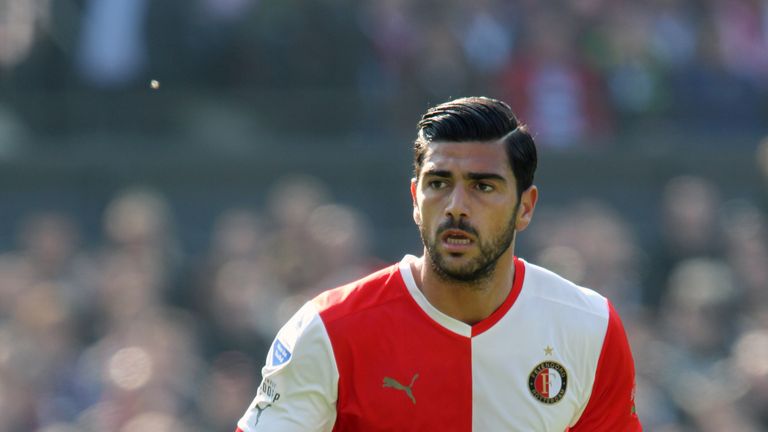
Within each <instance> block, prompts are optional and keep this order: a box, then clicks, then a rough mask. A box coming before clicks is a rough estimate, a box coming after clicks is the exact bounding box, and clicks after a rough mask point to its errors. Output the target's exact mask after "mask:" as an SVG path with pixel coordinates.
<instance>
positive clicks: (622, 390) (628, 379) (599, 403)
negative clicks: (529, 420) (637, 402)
mask: <svg viewBox="0 0 768 432" xmlns="http://www.w3.org/2000/svg"><path fill="white" fill-rule="evenodd" d="M634 380H635V364H634V360H633V359H632V352H631V351H630V348H629V342H628V341H627V334H626V332H625V331H624V326H623V325H622V324H621V318H619V315H618V314H617V313H616V311H615V310H614V309H613V305H612V304H611V302H608V328H607V330H606V333H605V339H604V340H603V348H602V350H601V352H600V358H599V360H598V361H597V371H596V372H595V383H594V385H593V386H592V395H591V396H590V397H589V402H588V403H587V407H586V408H585V409H584V413H583V414H582V415H581V418H580V419H579V421H578V422H577V423H576V424H575V425H574V426H573V427H572V428H570V429H569V431H570V432H582V431H589V432H638V431H641V430H642V426H641V425H640V421H639V420H638V418H637V414H635V412H634V411H635V410H634V400H633V389H634V385H635V382H634Z"/></svg>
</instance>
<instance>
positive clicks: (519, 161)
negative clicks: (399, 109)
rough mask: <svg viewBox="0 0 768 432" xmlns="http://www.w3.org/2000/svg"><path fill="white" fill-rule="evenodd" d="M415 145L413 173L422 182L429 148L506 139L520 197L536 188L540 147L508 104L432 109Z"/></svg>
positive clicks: (465, 101) (476, 102)
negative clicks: (442, 143)
mask: <svg viewBox="0 0 768 432" xmlns="http://www.w3.org/2000/svg"><path fill="white" fill-rule="evenodd" d="M418 126H419V132H418V135H417V138H416V141H415V142H414V144H413V171H414V176H415V177H416V178H417V179H418V178H419V173H420V171H421V166H422V164H423V163H424V153H425V152H426V150H427V144H429V143H430V142H433V141H448V142H465V141H496V140H500V139H503V140H504V143H505V144H506V148H507V157H508V159H509V166H510V167H511V168H512V173H513V174H514V175H515V181H516V182H517V195H518V197H519V196H520V195H521V194H522V193H523V191H525V190H526V189H528V188H529V187H531V185H532V184H533V174H534V173H535V172H536V163H537V157H536V145H535V144H534V142H533V137H532V136H531V134H530V133H529V132H528V129H527V128H526V127H525V125H524V124H522V123H520V122H519V121H518V120H517V117H515V114H514V113H513V112H512V109H511V108H510V107H509V105H507V104H506V103H504V102H502V101H499V100H496V99H491V98H487V97H467V98H461V99H455V100H452V101H450V102H445V103H443V104H440V105H438V106H436V107H432V108H430V109H428V110H427V112H426V113H425V114H424V115H423V116H422V117H421V121H419V125H418Z"/></svg>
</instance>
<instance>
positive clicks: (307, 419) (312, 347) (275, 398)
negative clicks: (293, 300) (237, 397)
mask: <svg viewBox="0 0 768 432" xmlns="http://www.w3.org/2000/svg"><path fill="white" fill-rule="evenodd" d="M261 374H262V382H261V385H260V386H259V389H258V390H257V392H256V398H255V399H254V400H253V402H252V403H251V405H250V407H248V410H247V411H246V412H245V414H244V415H243V417H242V418H241V419H240V421H238V423H237V431H238V432H257V431H259V432H261V431H280V432H292V431H302V432H304V431H317V432H320V431H330V430H331V429H332V428H333V425H334V422H335V421H336V399H337V396H338V380H339V375H338V369H337V368H336V361H335V359H334V356H333V348H332V347H331V342H330V339H329V338H328V334H327V332H326V330H325V326H324V325H323V321H322V320H321V319H320V316H319V315H318V313H317V311H316V309H315V307H314V305H313V304H312V302H309V303H307V304H305V305H304V306H303V307H302V308H301V309H300V310H299V311H298V312H297V313H296V314H295V315H294V316H293V317H292V318H291V319H290V320H289V321H288V322H287V323H286V324H285V326H283V328H282V329H280V331H279V332H278V334H277V337H276V338H275V340H274V342H273V343H272V347H271V348H270V350H269V354H267V360H266V365H265V366H264V368H263V369H262V372H261Z"/></svg>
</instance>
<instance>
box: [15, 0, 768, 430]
mask: <svg viewBox="0 0 768 432" xmlns="http://www.w3.org/2000/svg"><path fill="white" fill-rule="evenodd" d="M151 80H157V81H158V82H159V88H157V89H153V88H152V87H151V86H150V81H151ZM470 94H484V95H488V96H494V97H498V98H501V99H504V100H506V101H508V102H509V103H510V104H511V105H512V106H513V108H514V109H515V110H516V111H517V112H518V113H519V114H520V116H521V117H522V118H523V120H524V121H526V122H528V123H529V124H530V125H531V128H532V130H533V131H534V133H535V134H536V138H537V143H538V144H539V147H540V151H541V155H540V168H539V172H538V174H537V181H536V183H537V184H538V185H539V186H540V188H541V191H542V192H541V196H542V200H541V202H540V207H539V208H538V210H537V215H536V218H535V220H534V224H533V225H532V227H531V229H530V230H529V231H527V232H526V233H524V234H523V235H522V236H521V237H520V240H519V241H520V243H519V245H518V254H519V255H521V256H523V257H524V258H526V259H528V260H530V261H533V262H537V263H541V264H543V265H545V266H548V267H550V268H553V269H555V270H556V271H558V272H560V273H562V274H564V275H566V276H568V277H570V278H572V279H573V280H575V281H577V282H579V283H582V284H584V285H587V286H590V287H593V288H595V289H597V290H598V291H600V292H602V293H604V294H606V295H608V296H609V297H610V298H611V299H612V300H614V302H615V303H616V305H617V307H618V308H619V309H620V311H621V313H622V316H623V317H624V319H625V321H626V327H627V331H628V333H629V336H630V341H631V343H632V345H633V348H634V352H635V355H636V363H637V369H638V390H637V401H638V412H639V414H640V416H641V418H642V420H643V422H644V424H645V426H646V429H647V430H649V431H664V432H676V431H682V432H688V431H724V430H728V431H761V430H766V429H768V417H767V416H766V411H765V406H768V294H766V293H768V265H766V263H768V213H767V212H766V210H768V192H767V189H766V187H767V186H768V139H766V137H768V1H765V0H708V1H703V2H702V1H692V0H654V1H650V2H642V3H638V2H631V1H628V0H622V1H607V0H560V1H557V2H554V3H552V2H549V3H547V2H536V1H530V0H517V1H501V0H483V1H473V2H460V1H456V0H450V1H445V0H442V1H437V0H430V1H411V0H384V1H362V2H353V1H327V0H325V1H319V2H314V3H313V2H310V3H307V2H301V3H300V2H296V1H280V2H277V1H267V0H193V1H189V0H185V1H182V0H163V1H149V0H55V1H54V0H0V197H1V199H0V431H30V430H31V431H43V432H62V431H65V432H69V431H76V430H77V431H80V430H85V431H90V430H93V431H96V430H98V431H112V430H114V431H121V432H123V431H125V432H132V431H159V432H165V431H181V430H184V431H190V430H192V431H231V430H232V429H233V426H234V423H235V421H236V419H237V418H238V417H239V416H240V415H241V413H242V411H243V410H244V409H245V408H246V407H247V405H248V403H249V402H250V399H251V398H252V397H253V395H254V394H255V389H256V386H257V385H258V381H259V368H260V367H261V362H262V361H263V358H264V355H265V352H266V348H267V347H268V346H269V344H270V343H271V338H272V337H273V335H274V333H275V331H276V329H277V326H279V325H280V323H282V322H284V321H285V319H287V317H288V316H290V314H292V313H293V312H294V311H295V310H296V309H297V308H298V306H299V305H300V304H301V303H302V302H303V301H305V300H306V299H307V298H308V297H310V296H312V295H313V294H315V293H317V292H318V291H319V290H321V289H325V288H329V287H333V286H335V285H337V284H340V283H342V282H346V281H349V280H352V279H354V278H355V277H357V276H359V275H362V274H365V273H366V272H368V271H369V270H371V269H373V268H376V267H379V266H383V265H385V264H387V263H390V262H393V261H395V260H398V259H399V258H400V257H401V256H402V254H404V253H418V252H419V250H420V242H419V239H418V235H417V230H416V229H415V227H414V226H413V223H412V221H411V210H410V206H411V203H410V196H409V193H408V182H409V180H410V176H411V143H412V140H413V138H414V136H413V135H414V134H413V132H414V131H415V124H416V122H417V120H418V118H419V116H420V114H421V113H422V112H423V111H424V110H425V109H426V108H427V107H429V106H431V105H434V104H436V103H439V102H442V101H445V100H448V99H449V98H452V97H458V96H464V95H470Z"/></svg>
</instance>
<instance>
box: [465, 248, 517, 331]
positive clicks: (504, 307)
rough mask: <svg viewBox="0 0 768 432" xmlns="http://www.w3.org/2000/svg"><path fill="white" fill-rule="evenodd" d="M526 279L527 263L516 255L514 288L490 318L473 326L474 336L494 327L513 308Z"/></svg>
mask: <svg viewBox="0 0 768 432" xmlns="http://www.w3.org/2000/svg"><path fill="white" fill-rule="evenodd" d="M524 279H525V264H523V262H522V261H520V260H519V259H517V257H515V276H514V279H513V280H512V289H511V290H510V291H509V294H508V295H507V298H506V299H505V300H504V303H502V304H501V306H499V307H498V309H496V310H495V311H494V312H493V313H492V314H491V315H489V316H488V318H486V319H484V320H482V321H480V322H479V323H477V324H475V325H473V326H472V336H477V335H479V334H481V333H483V332H484V331H486V330H488V329H490V328H491V327H493V325H494V324H496V323H497V322H499V320H500V319H501V318H502V317H504V315H506V313H507V312H508V311H509V310H510V309H512V305H514V304H515V300H517V297H518V296H519V295H520V291H521V290H522V289H523V280H524Z"/></svg>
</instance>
